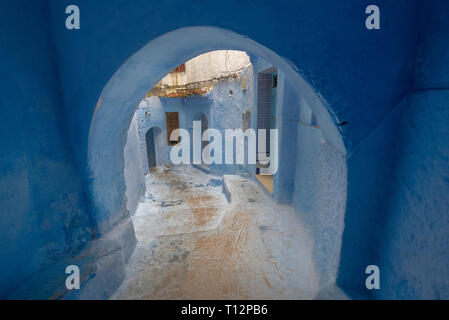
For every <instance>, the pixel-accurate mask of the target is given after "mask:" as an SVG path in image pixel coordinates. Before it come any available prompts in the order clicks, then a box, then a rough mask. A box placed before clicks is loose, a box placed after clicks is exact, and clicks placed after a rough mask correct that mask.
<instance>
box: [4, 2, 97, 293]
mask: <svg viewBox="0 0 449 320" xmlns="http://www.w3.org/2000/svg"><path fill="white" fill-rule="evenodd" d="M29 6H30V3H29V2H28V1H14V2H2V3H1V4H0V28H1V34H0V42H1V45H0V56H1V57H2V62H0V69H1V73H2V76H3V77H2V80H1V81H0V87H1V89H0V91H1V94H0V121H1V125H0V145H1V148H2V152H1V153H0V297H8V295H9V292H11V291H12V290H13V289H15V288H16V287H17V286H19V285H20V284H21V283H23V282H24V281H25V280H26V279H27V277H29V276H30V275H31V274H34V273H36V272H39V270H40V269H41V268H42V267H44V266H46V265H49V264H52V263H54V262H55V261H57V260H60V259H62V257H63V256H65V255H70V254H73V253H75V252H78V251H79V250H80V249H81V248H83V247H84V246H85V244H86V243H88V242H89V241H90V240H91V238H92V237H93V236H94V235H95V225H94V224H93V223H92V222H91V221H90V218H89V214H88V211H87V208H86V202H85V192H86V190H85V189H84V187H83V185H82V184H81V181H80V178H79V176H80V173H79V172H78V171H77V168H76V166H75V165H74V162H73V161H72V159H73V158H72V153H71V149H70V147H69V145H68V144H67V140H66V138H67V137H66V130H65V127H64V120H63V114H64V108H63V105H62V97H61V92H60V87H59V79H58V75H57V69H56V65H55V63H54V62H55V59H56V57H55V56H54V52H53V49H54V46H53V43H52V38H51V35H50V33H49V29H50V26H49V24H48V20H49V16H48V10H47V6H46V2H45V1H35V2H33V4H32V9H30V10H26V8H28V7H29ZM31 294H32V293H31Z"/></svg>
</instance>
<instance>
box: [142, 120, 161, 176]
mask: <svg viewBox="0 0 449 320" xmlns="http://www.w3.org/2000/svg"><path fill="white" fill-rule="evenodd" d="M161 138H162V131H161V129H160V128H158V127H152V128H150V129H149V130H148V131H147V133H146V134H145V143H146V147H147V148H146V149H147V160H148V170H149V171H151V169H152V168H154V167H156V166H158V165H161V163H160V161H158V160H157V159H158V155H159V153H161V152H162V150H161V146H160V141H161ZM160 157H161V155H159V159H160Z"/></svg>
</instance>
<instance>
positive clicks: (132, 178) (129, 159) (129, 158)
mask: <svg viewBox="0 0 449 320" xmlns="http://www.w3.org/2000/svg"><path fill="white" fill-rule="evenodd" d="M123 154H124V158H125V169H124V174H125V183H126V199H127V200H126V208H127V209H128V211H129V213H130V214H131V215H133V214H134V212H135V211H136V209H137V205H138V203H139V201H140V198H141V197H142V196H143V195H144V193H145V178H144V170H143V165H142V157H141V153H140V139H139V133H138V129H137V115H136V114H134V116H133V119H132V121H131V126H130V127H129V130H128V137H127V139H126V145H125V148H124V149H123Z"/></svg>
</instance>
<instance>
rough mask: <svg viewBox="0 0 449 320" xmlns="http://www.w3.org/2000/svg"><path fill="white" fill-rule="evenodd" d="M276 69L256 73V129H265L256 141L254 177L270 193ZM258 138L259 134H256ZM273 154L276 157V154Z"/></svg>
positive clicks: (271, 185)
mask: <svg viewBox="0 0 449 320" xmlns="http://www.w3.org/2000/svg"><path fill="white" fill-rule="evenodd" d="M277 83H278V71H277V69H276V68H274V67H271V68H268V69H266V70H264V71H262V72H259V73H258V75H257V129H263V130H266V132H267V134H266V135H265V139H264V141H258V143H257V165H256V179H257V180H258V181H259V182H260V184H261V185H262V187H263V188H265V189H266V190H267V191H268V192H269V193H270V194H273V191H274V174H275V172H274V171H273V170H274V167H273V166H270V161H269V160H268V159H269V158H270V155H271V152H273V150H270V147H271V143H270V141H271V140H270V134H268V133H269V132H270V130H271V129H277V126H276V110H277V108H276V105H277ZM258 139H260V138H259V136H258ZM273 156H275V157H277V154H274V155H273Z"/></svg>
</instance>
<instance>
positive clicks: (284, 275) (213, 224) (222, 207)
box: [112, 165, 318, 299]
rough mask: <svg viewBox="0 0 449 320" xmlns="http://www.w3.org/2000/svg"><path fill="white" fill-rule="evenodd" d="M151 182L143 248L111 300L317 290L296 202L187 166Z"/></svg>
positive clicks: (140, 234) (156, 171) (141, 224)
mask: <svg viewBox="0 0 449 320" xmlns="http://www.w3.org/2000/svg"><path fill="white" fill-rule="evenodd" d="M223 184H225V186H223ZM146 187H147V192H146V194H145V199H144V201H142V202H140V204H139V206H138V208H137V210H136V213H135V215H134V216H133V218H132V219H133V222H134V226H135V231H136V237H137V239H138V242H137V246H136V250H135V251H134V253H133V255H132V257H131V260H130V262H129V264H128V267H127V270H126V279H125V281H124V282H123V284H122V285H121V287H120V288H119V289H118V290H117V292H116V293H115V294H114V295H113V297H112V299H273V298H274V299H310V298H312V297H313V296H314V295H315V293H316V291H317V290H318V279H317V275H316V273H315V270H314V265H313V262H312V257H311V254H312V246H313V243H312V240H311V237H310V235H309V234H308V233H307V232H306V230H305V228H304V227H303V225H302V224H301V222H300V220H299V218H298V215H297V214H296V213H295V211H294V210H293V209H292V208H291V207H289V206H284V205H279V204H276V203H275V202H273V201H272V200H271V199H269V198H268V196H267V195H266V194H265V193H264V192H263V191H261V189H260V187H259V186H258V185H257V184H256V183H255V182H253V181H252V180H248V179H246V178H245V177H241V176H238V175H225V176H224V177H223V179H222V178H221V177H219V176H214V175H211V174H206V173H204V172H202V171H200V170H197V169H195V168H193V167H191V166H187V165H181V166H175V167H173V168H171V169H170V170H168V171H166V169H164V168H163V167H155V168H152V169H151V172H150V174H149V175H147V176H146ZM223 187H225V188H226V189H227V190H228V192H229V195H230V198H231V203H228V201H227V200H226V197H225V195H224V194H223V192H222V190H223Z"/></svg>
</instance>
